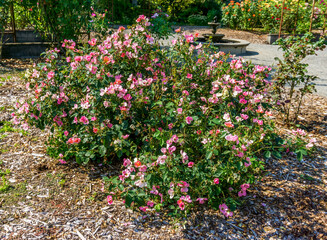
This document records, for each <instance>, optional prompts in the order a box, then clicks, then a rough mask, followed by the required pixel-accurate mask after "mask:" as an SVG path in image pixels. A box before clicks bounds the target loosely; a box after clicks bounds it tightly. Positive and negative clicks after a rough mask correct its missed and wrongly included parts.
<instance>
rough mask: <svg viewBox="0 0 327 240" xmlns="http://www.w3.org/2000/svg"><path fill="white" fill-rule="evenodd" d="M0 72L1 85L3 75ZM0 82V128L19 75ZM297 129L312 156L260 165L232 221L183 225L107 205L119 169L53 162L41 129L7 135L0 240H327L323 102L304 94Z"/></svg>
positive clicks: (326, 112)
mask: <svg viewBox="0 0 327 240" xmlns="http://www.w3.org/2000/svg"><path fill="white" fill-rule="evenodd" d="M21 64H22V65H23V64H24V63H21ZM0 68H1V66H0ZM1 71H2V70H1V69H0V79H1V76H4V74H5V73H4V72H7V73H8V71H9V70H8V69H7V70H6V71H2V72H1ZM10 71H11V70H10ZM10 71H9V73H10ZM0 83H1V84H0V107H1V110H0V128H1V126H2V125H3V124H4V123H5V121H9V120H10V113H11V111H12V110H13V108H12V106H13V103H14V102H16V101H17V99H19V98H21V97H24V96H25V94H26V92H25V87H24V85H23V84H22V82H21V80H20V78H19V77H13V78H11V79H7V78H6V79H2V81H1V82H0ZM299 124H300V125H301V126H302V127H304V128H305V129H306V130H307V132H308V135H309V137H315V138H316V139H317V152H316V154H315V155H313V156H311V157H306V158H305V159H304V160H303V161H302V162H299V161H297V160H296V157H295V156H285V157H284V158H282V159H272V158H271V159H268V160H266V171H265V176H264V177H263V179H262V181H261V182H259V183H257V184H256V185H253V186H252V187H251V188H250V189H251V190H250V191H249V194H248V196H246V197H245V198H244V203H243V205H242V206H241V207H240V209H238V210H237V211H236V212H235V213H234V216H233V217H232V218H229V219H225V218H224V217H223V215H222V214H220V213H219V212H217V211H212V210H208V209H206V208H203V209H198V210H197V211H195V212H193V213H192V214H190V215H189V216H188V217H187V218H185V219H183V220H181V221H176V220H174V219H171V218H170V217H169V216H168V215H166V214H165V213H160V214H159V213H151V214H148V215H142V214H140V213H138V212H132V211H131V210H129V209H126V208H125V207H124V205H123V203H122V202H115V203H114V204H113V205H108V204H107V203H106V200H105V198H106V196H105V195H104V194H103V193H102V192H101V191H100V189H101V182H102V180H101V178H102V177H103V176H110V175H113V174H116V172H117V167H115V166H101V165H89V166H80V165H77V164H73V163H69V164H67V165H62V164H59V163H58V162H57V160H55V159H51V158H49V157H48V156H47V155H46V153H45V139H46V137H47V134H48V132H47V131H43V132H42V131H40V130H37V129H32V130H31V131H30V132H29V134H28V135H24V134H23V133H22V132H20V131H19V130H17V131H16V132H6V133H5V135H6V136H2V135H0V170H2V172H4V171H5V169H10V173H9V174H7V175H5V177H6V179H7V180H8V181H9V185H10V188H9V189H8V191H6V192H4V193H1V192H0V239H327V187H326V184H327V176H326V173H327V151H326V149H327V98H323V97H319V96H317V95H310V96H308V97H307V98H306V100H305V104H304V106H303V109H302V114H301V117H300V123H299ZM279 129H280V131H281V133H282V134H290V130H289V129H287V128H285V127H283V126H282V125H281V126H279ZM1 136H2V137H1ZM0 172H1V171H0ZM1 184H2V180H0V186H1Z"/></svg>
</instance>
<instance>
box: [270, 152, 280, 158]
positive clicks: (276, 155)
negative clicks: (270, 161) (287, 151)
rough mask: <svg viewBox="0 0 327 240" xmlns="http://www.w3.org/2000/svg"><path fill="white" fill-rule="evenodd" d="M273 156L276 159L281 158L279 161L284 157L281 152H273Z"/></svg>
mask: <svg viewBox="0 0 327 240" xmlns="http://www.w3.org/2000/svg"><path fill="white" fill-rule="evenodd" d="M272 154H273V156H274V157H276V158H279V159H280V158H282V155H281V154H280V152H278V151H273V152H272Z"/></svg>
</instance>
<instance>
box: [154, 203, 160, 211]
mask: <svg viewBox="0 0 327 240" xmlns="http://www.w3.org/2000/svg"><path fill="white" fill-rule="evenodd" d="M161 207H162V204H161V203H159V204H157V205H155V206H154V209H155V210H156V211H157V212H159V211H160V209H161Z"/></svg>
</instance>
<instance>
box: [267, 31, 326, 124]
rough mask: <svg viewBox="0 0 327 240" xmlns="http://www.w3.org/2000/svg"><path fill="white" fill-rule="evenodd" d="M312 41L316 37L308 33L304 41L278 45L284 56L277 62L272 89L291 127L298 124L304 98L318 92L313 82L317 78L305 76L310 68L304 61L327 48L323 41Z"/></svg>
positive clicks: (293, 39) (291, 39) (292, 39)
mask: <svg viewBox="0 0 327 240" xmlns="http://www.w3.org/2000/svg"><path fill="white" fill-rule="evenodd" d="M312 40H313V35H312V34H311V33H308V34H305V35H304V36H303V37H288V38H286V39H279V40H278V41H277V44H278V45H279V46H280V48H281V49H282V50H283V52H284V53H283V59H279V58H275V60H277V61H278V65H277V71H276V74H275V75H274V86H273V87H274V92H275V97H276V101H277V105H276V106H277V109H278V110H279V111H280V112H281V113H282V114H283V119H284V120H285V123H286V124H288V125H289V124H291V123H295V122H296V121H297V119H298V116H299V114H300V108H301V105H302V102H303V97H304V96H305V95H306V94H308V93H312V92H314V91H316V89H315V83H314V80H316V79H317V77H316V76H312V75H307V74H306V73H307V67H308V64H306V63H303V60H304V59H305V58H306V57H307V56H309V55H316V51H318V50H323V49H324V48H325V47H326V45H325V43H324V39H323V38H320V40H319V41H316V42H314V41H312ZM292 109H293V110H292Z"/></svg>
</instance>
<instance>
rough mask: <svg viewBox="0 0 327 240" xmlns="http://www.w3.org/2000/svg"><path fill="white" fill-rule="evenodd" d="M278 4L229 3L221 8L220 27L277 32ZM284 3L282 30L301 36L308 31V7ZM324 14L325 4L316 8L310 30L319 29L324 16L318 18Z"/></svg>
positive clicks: (265, 0) (267, 0)
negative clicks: (221, 24)
mask: <svg viewBox="0 0 327 240" xmlns="http://www.w3.org/2000/svg"><path fill="white" fill-rule="evenodd" d="M282 2H283V1H281V0H254V1H252V0H244V1H240V2H238V1H230V3H229V4H228V5H226V6H225V7H223V18H222V21H223V23H224V24H225V25H226V26H228V27H230V28H233V29H243V30H249V29H253V28H259V27H261V28H263V29H264V30H265V31H268V32H272V33H276V32H278V29H279V25H280V20H281V19H280V18H281V11H282ZM297 5H298V1H286V2H285V6H284V18H283V30H284V31H286V32H292V31H293V30H294V29H295V28H296V32H298V33H304V32H307V31H308V29H309V24H310V16H311V5H309V4H308V3H306V2H304V1H300V2H299V7H298V8H297ZM325 10H326V4H325V2H324V1H319V2H317V4H316V7H315V10H314V18H313V28H314V29H317V28H322V26H323V22H324V16H323V15H319V14H320V13H323V12H324V11H325Z"/></svg>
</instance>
